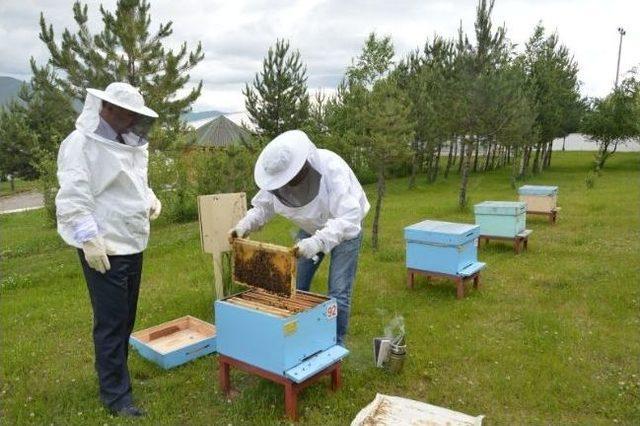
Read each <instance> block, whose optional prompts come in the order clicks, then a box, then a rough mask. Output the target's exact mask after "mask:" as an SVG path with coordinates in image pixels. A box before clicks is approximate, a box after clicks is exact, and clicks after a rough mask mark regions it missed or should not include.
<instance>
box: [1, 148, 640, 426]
mask: <svg viewBox="0 0 640 426" xmlns="http://www.w3.org/2000/svg"><path fill="white" fill-rule="evenodd" d="M591 164H592V157H591V154H589V153H554V159H553V166H552V168H551V169H550V170H548V171H547V172H545V173H544V175H542V176H540V177H536V178H532V179H530V180H529V183H541V184H557V185H559V186H560V195H559V204H560V205H561V206H562V212H561V214H560V218H559V222H558V224H557V225H556V226H550V225H549V224H548V223H547V222H546V220H545V219H543V218H533V219H531V220H529V221H528V227H529V228H531V229H533V230H534V233H533V235H532V237H531V240H530V244H529V251H528V252H526V253H525V254H523V255H520V256H515V255H514V254H513V251H512V248H511V247H510V246H508V245H506V244H505V245H502V244H500V243H498V242H495V243H493V242H492V243H491V244H490V245H489V247H488V248H486V249H485V248H484V247H483V248H482V250H481V251H480V254H479V258H480V260H482V261H484V262H487V264H488V267H487V269H486V270H485V271H484V272H483V277H482V281H483V285H484V287H483V288H482V289H481V290H480V291H478V292H476V291H471V292H470V294H469V296H467V297H466V298H465V299H464V300H460V301H458V300H456V299H455V290H454V285H453V283H451V282H446V281H435V282H432V283H431V284H427V283H426V281H425V280H424V279H418V281H417V286H416V288H415V289H414V290H412V291H410V290H407V288H406V285H405V279H406V278H405V277H406V276H405V267H404V240H403V234H402V229H403V227H404V226H406V225H409V224H411V223H415V222H418V221H420V220H423V219H426V218H432V219H442V220H449V221H462V222H473V214H472V212H471V210H469V211H467V212H460V211H458V210H457V207H456V200H457V188H458V184H459V179H458V177H457V176H453V177H452V178H450V179H449V180H448V181H439V182H438V183H436V184H435V185H429V186H428V185H426V184H424V183H423V182H420V185H419V187H418V188H416V189H414V190H408V189H407V187H406V180H404V179H403V180H396V181H392V182H390V183H389V185H388V195H387V197H386V198H385V201H384V208H383V216H382V219H381V227H382V235H381V248H380V250H379V251H378V252H377V253H373V252H372V250H371V247H370V243H369V241H370V228H371V217H369V218H368V220H367V224H366V232H367V238H366V241H365V244H364V246H363V250H362V256H361V259H360V267H359V271H358V277H357V282H356V284H355V291H354V300H353V312H352V316H351V330H350V337H349V340H348V345H349V348H350V350H351V354H350V355H349V357H348V358H347V360H346V362H345V368H344V369H343V387H342V389H341V390H340V391H339V392H337V393H335V394H334V393H331V392H329V391H328V390H327V387H326V385H323V384H319V385H316V386H313V387H311V388H309V389H307V390H306V391H305V392H304V393H303V395H302V397H301V399H300V402H299V410H300V413H301V423H302V424H310V425H333V424H348V423H349V422H350V420H351V419H352V418H353V417H354V416H355V414H356V413H357V412H358V411H359V410H360V409H361V408H362V407H364V406H365V405H366V404H367V403H369V402H370V401H371V400H372V399H373V398H374V396H375V394H376V392H381V393H386V394H393V395H399V396H404V397H408V398H413V399H417V400H421V401H426V402H429V403H431V404H436V405H440V406H444V407H448V408H451V409H454V410H459V411H462V412H465V413H468V414H472V415H478V414H485V415H486V424H611V423H614V422H615V423H619V424H634V423H635V424H637V422H638V419H640V408H639V407H640V365H639V363H638V359H639V358H638V357H639V356H640V333H639V330H640V316H639V312H640V291H639V286H638V282H639V279H638V277H639V276H640V260H639V254H638V253H640V244H639V239H640V233H639V230H640V216H639V212H638V206H640V185H638V183H639V174H638V170H639V165H640V156H639V155H638V154H637V153H633V154H623V153H619V154H616V156H615V157H613V158H612V159H611V161H610V163H608V164H607V168H606V170H605V171H604V173H603V175H602V176H601V177H600V178H598V179H597V181H596V184H595V187H594V188H593V189H590V190H587V189H586V186H585V182H584V180H585V177H586V175H587V170H588V168H589V167H590V166H591ZM367 190H368V191H369V194H370V199H372V193H373V192H372V191H373V187H368V188H367ZM469 193H470V197H471V203H476V202H481V201H484V200H511V199H515V190H513V189H512V188H511V187H510V186H509V179H508V171H507V170H501V171H496V172H492V173H488V174H482V175H473V176H472V178H471V181H470V190H469ZM42 215H43V213H42V212H28V213H23V214H17V215H9V216H2V217H0V226H1V228H2V241H1V248H0V250H1V251H2V281H1V290H0V291H1V293H2V294H1V296H2V303H1V305H0V313H1V319H2V369H3V376H2V385H1V389H0V397H1V399H2V415H3V416H4V419H6V423H8V424H29V423H34V424H116V423H117V424H126V423H128V421H125V420H121V419H114V418H111V417H110V416H108V415H107V414H106V413H105V411H104V409H103V408H102V407H101V405H100V403H99V401H98V398H97V381H96V377H95V374H94V370H93V346H92V339H91V311H90V304H89V299H88V295H87V291H86V288H85V284H84V281H83V278H82V275H81V271H80V267H79V264H78V259H77V255H76V253H75V252H74V251H73V250H72V249H70V248H67V247H65V246H64V244H63V243H62V242H61V241H60V240H59V239H58V237H57V236H56V234H55V231H54V230H53V229H50V228H47V227H45V225H43V224H42V223H44V218H43V216H42ZM294 229H295V228H294V227H293V225H291V224H290V223H287V222H286V221H284V220H281V219H278V220H275V221H274V222H272V223H271V224H270V225H269V226H267V227H266V228H265V230H264V231H262V232H261V233H260V234H257V235H255V236H254V237H255V238H256V239H260V240H265V241H271V242H275V243H280V244H287V245H288V244H291V232H292V231H293V230H294ZM326 273H327V265H326V264H325V265H323V266H322V268H321V270H320V273H319V276H317V277H316V280H315V281H314V290H315V291H318V292H324V291H325V290H326ZM211 307H212V271H211V261H210V258H209V257H208V256H207V255H204V254H202V253H201V250H200V243H199V234H198V226H197V224H196V223H187V224H182V225H167V224H164V225H163V224H160V225H154V228H153V232H152V239H151V243H150V246H149V248H148V250H147V251H146V253H145V264H144V275H143V283H142V290H141V296H140V304H139V308H138V319H137V324H136V329H140V328H146V327H149V326H152V325H156V324H159V323H161V322H164V321H167V320H170V319H173V318H176V317H179V316H183V315H186V314H190V315H194V316H196V317H199V318H202V319H205V320H211V317H212V313H211ZM395 315H402V316H403V317H404V319H405V321H406V327H407V341H408V350H409V355H408V358H407V363H406V365H405V370H404V372H403V373H402V374H401V375H399V376H392V375H390V374H388V373H387V372H386V371H383V370H380V369H377V368H375V367H373V365H372V359H371V358H372V356H371V351H372V350H371V340H372V338H373V337H374V336H377V335H380V334H381V333H382V332H383V329H384V326H385V324H386V323H388V322H389V321H390V320H391V319H392V318H393V317H394V316H395ZM130 370H131V373H132V377H133V386H134V395H135V397H136V398H137V400H138V401H139V403H140V405H141V406H142V407H143V408H144V409H146V410H147V411H148V412H149V416H148V417H147V418H146V419H145V420H144V421H143V422H141V423H142V424H150V425H152V424H153V425H155V424H176V425H177V424H189V425H198V424H274V423H279V422H281V423H286V422H285V420H284V417H283V395H282V388H281V387H280V386H277V385H274V384H271V383H269V382H266V381H264V380H260V379H257V378H255V377H251V376H248V375H245V374H242V373H234V374H233V377H232V381H233V383H234V385H235V386H236V387H237V388H238V389H239V390H240V395H239V396H237V397H236V398H235V399H233V400H231V401H230V400H227V399H226V398H225V397H223V396H222V395H221V393H220V391H219V387H218V383H217V363H216V358H215V356H208V357H205V358H201V359H198V360H196V361H194V362H191V363H189V364H186V365H184V366H182V367H179V368H176V369H173V370H170V371H164V370H161V369H160V368H157V367H156V366H155V365H154V364H151V363H149V362H147V361H145V360H143V359H141V358H140V357H139V356H138V355H137V354H136V353H132V354H131V356H130ZM3 423H4V422H3Z"/></svg>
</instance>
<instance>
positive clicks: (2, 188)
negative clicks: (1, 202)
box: [0, 179, 40, 197]
mask: <svg viewBox="0 0 640 426" xmlns="http://www.w3.org/2000/svg"><path fill="white" fill-rule="evenodd" d="M13 184H14V188H15V191H12V190H11V183H10V182H8V181H6V180H3V181H1V182H0V197H4V196H7V195H15V194H18V193H20V192H26V191H34V190H39V189H40V181H38V180H23V179H16V180H14V182H13Z"/></svg>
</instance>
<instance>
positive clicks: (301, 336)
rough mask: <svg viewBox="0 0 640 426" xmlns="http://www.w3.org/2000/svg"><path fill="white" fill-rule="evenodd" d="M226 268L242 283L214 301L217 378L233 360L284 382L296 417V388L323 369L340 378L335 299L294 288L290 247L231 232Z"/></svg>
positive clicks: (223, 379) (225, 385)
mask: <svg viewBox="0 0 640 426" xmlns="http://www.w3.org/2000/svg"><path fill="white" fill-rule="evenodd" d="M231 245H232V249H233V262H232V265H233V266H232V274H233V280H234V282H236V283H239V284H244V285H245V286H246V287H247V289H246V290H244V291H241V292H239V293H236V294H233V295H231V296H228V297H225V298H223V299H220V300H217V301H216V302H215V304H214V306H215V317H216V328H217V350H218V359H219V363H220V370H219V374H220V385H221V388H222V390H223V391H224V392H225V393H229V392H230V390H231V383H230V378H229V371H230V369H231V368H232V367H233V368H237V369H240V370H243V371H245V372H248V373H251V374H256V375H258V376H260V377H263V378H266V379H269V380H271V381H273V382H275V383H279V384H282V385H284V392H285V408H286V413H287V415H288V417H289V418H291V419H292V420H296V419H297V397H298V393H299V392H300V391H301V390H302V389H304V388H305V387H307V386H309V385H310V384H312V383H314V382H316V381H317V380H318V379H320V378H321V377H323V376H325V375H329V376H331V387H332V389H333V390H336V389H337V388H338V387H339V386H340V364H341V360H342V359H343V358H344V357H345V356H346V355H347V354H348V351H347V350H346V349H345V348H343V347H342V346H339V345H337V344H336V340H337V333H336V321H337V314H338V307H337V303H336V301H335V300H334V299H331V298H329V297H327V296H323V295H320V294H314V293H310V292H304V291H298V290H296V286H295V284H296V256H295V252H294V249H292V248H288V247H282V246H277V245H274V244H268V243H264V242H257V241H252V240H248V239H240V238H237V239H234V240H233V241H232V243H231Z"/></svg>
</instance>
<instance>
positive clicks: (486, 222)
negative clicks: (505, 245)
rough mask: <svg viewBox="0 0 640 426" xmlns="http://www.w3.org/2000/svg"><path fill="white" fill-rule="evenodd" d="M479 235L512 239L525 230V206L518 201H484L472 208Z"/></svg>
mask: <svg viewBox="0 0 640 426" xmlns="http://www.w3.org/2000/svg"><path fill="white" fill-rule="evenodd" d="M473 210H474V213H475V215H476V224H477V225H479V226H480V235H487V236H494V237H505V238H512V237H515V236H516V235H518V234H520V233H521V232H522V231H524V230H525V227H526V220H527V219H526V218H527V214H526V213H527V205H526V204H525V203H524V202H519V201H485V202H483V203H480V204H476V205H475V206H474V208H473Z"/></svg>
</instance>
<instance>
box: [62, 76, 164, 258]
mask: <svg viewBox="0 0 640 426" xmlns="http://www.w3.org/2000/svg"><path fill="white" fill-rule="evenodd" d="M87 92H88V93H87V97H86V100H85V103H84V108H83V110H82V113H81V114H80V116H79V117H78V119H77V121H76V130H75V131H74V132H72V133H71V134H70V135H69V136H68V137H67V138H66V139H65V140H64V141H63V142H62V144H61V146H60V151H59V153H58V182H59V184H60V190H59V191H58V194H57V196H56V210H57V219H58V232H59V233H60V235H61V236H62V238H63V239H64V241H65V242H66V243H67V244H69V245H71V246H74V247H78V248H83V243H86V242H87V241H90V240H93V239H94V238H101V239H102V240H103V241H104V247H105V248H106V254H108V255H128V254H134V253H139V252H142V251H143V250H144V249H145V248H146V246H147V242H148V239H149V216H150V214H151V215H154V213H159V206H160V203H159V201H158V199H157V198H156V196H155V194H154V193H153V191H152V190H151V188H149V185H148V183H147V164H148V158H149V153H148V144H147V140H146V139H145V137H146V131H147V130H148V126H149V125H150V123H151V122H152V120H153V118H155V117H157V116H158V115H157V114H156V113H155V112H154V111H152V110H151V109H149V108H147V107H145V106H144V99H143V98H142V95H140V93H139V92H138V91H137V89H135V88H134V87H132V86H130V85H128V84H126V83H112V84H110V85H109V86H108V87H107V89H106V90H105V91H101V90H95V89H87ZM102 101H107V102H109V103H111V104H113V105H116V106H118V107H121V108H124V109H126V110H128V111H132V112H134V113H136V114H137V116H138V117H139V119H138V120H137V124H136V125H135V126H134V127H132V128H130V129H128V131H127V132H126V133H123V134H119V135H117V136H118V139H119V140H120V142H118V141H116V140H112V139H109V138H106V137H104V136H101V135H100V134H98V133H96V131H97V129H98V127H99V125H101V124H102V123H101V119H100V115H99V114H100V110H101V105H102ZM154 210H156V212H154ZM85 251H86V247H85ZM106 269H108V267H107V268H106Z"/></svg>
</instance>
